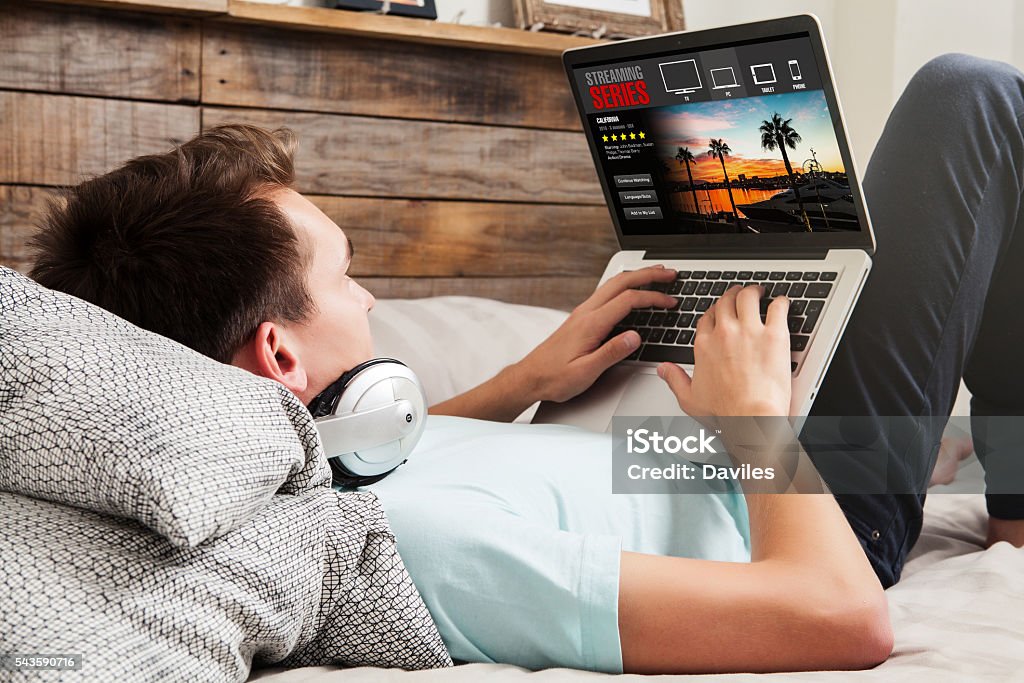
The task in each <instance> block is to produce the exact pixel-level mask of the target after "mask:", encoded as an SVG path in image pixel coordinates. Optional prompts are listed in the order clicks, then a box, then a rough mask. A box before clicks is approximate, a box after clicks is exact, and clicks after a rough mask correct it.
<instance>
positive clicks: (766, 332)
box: [658, 285, 792, 417]
mask: <svg viewBox="0 0 1024 683" xmlns="http://www.w3.org/2000/svg"><path fill="white" fill-rule="evenodd" d="M762 293H763V288H762V287H760V286H757V285H751V286H749V287H732V288H731V289H729V290H728V291H727V292H726V293H725V294H723V295H722V297H721V298H720V299H719V300H718V301H716V302H715V304H714V305H713V306H712V307H711V308H709V309H708V311H707V312H706V313H705V314H704V316H703V317H702V318H701V319H700V322H699V323H698V324H697V336H696V338H695V340H694V344H693V345H694V358H695V363H694V369H693V377H692V378H691V377H690V376H689V375H688V374H687V373H686V371H685V370H683V369H682V368H681V367H679V366H678V365H675V364H674V363H662V364H661V365H660V366H659V367H658V376H659V377H661V378H662V379H663V380H665V381H666V382H667V383H668V386H669V388H670V389H671V390H672V393H674V394H675V396H676V399H677V400H678V401H679V406H680V407H681V408H682V409H683V411H684V412H685V413H686V414H687V415H691V416H693V417H727V416H744V415H746V416H760V415H768V416H788V415H789V405H790V398H791V396H792V374H791V368H790V350H789V328H788V326H787V324H786V314H787V313H788V311H789V300H788V299H787V298H786V297H776V298H775V299H773V300H772V303H771V304H770V305H769V306H768V315H767V318H766V320H765V322H764V323H762V322H761V316H760V300H761V296H762Z"/></svg>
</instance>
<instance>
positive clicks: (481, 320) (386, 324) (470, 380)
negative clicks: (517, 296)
mask: <svg viewBox="0 0 1024 683" xmlns="http://www.w3.org/2000/svg"><path fill="white" fill-rule="evenodd" d="M568 316H569V314H568V313H566V312H565V311H558V310H554V309H551V308H541V307H539V306H523V305H521V304H510V303H505V302H503V301H495V300H493V299H483V298H479V297H471V296H439V297H430V298H425V299H383V300H380V301H378V302H377V304H376V306H374V308H373V310H372V311H370V331H371V333H372V334H373V340H374V350H375V355H377V356H388V357H391V358H397V359H398V360H400V361H402V362H403V363H405V364H406V365H408V366H409V367H410V368H412V370H413V372H415V373H416V375H417V376H418V377H419V378H420V381H421V382H422V383H423V387H424V389H425V390H426V393H427V399H428V402H429V404H430V405H433V404H435V403H439V402H441V401H444V400H446V399H449V398H451V397H452V396H455V395H457V394H460V393H462V392H464V391H467V390H469V389H472V388H473V387H475V386H476V385H478V384H480V383H481V382H483V381H485V380H487V379H490V378H491V377H493V376H494V375H495V374H497V373H498V371H499V370H501V369H502V368H504V367H505V366H507V365H510V364H512V363H515V362H516V361H518V360H520V359H522V358H523V356H525V355H526V354H527V353H529V352H530V351H532V350H533V349H534V348H535V347H536V346H537V345H538V344H539V343H540V342H542V341H544V339H546V338H547V337H548V336H549V335H550V334H551V333H552V332H554V331H555V329H557V328H558V326H559V325H561V324H562V322H563V321H564V320H565V319H566V318H567V317H568Z"/></svg>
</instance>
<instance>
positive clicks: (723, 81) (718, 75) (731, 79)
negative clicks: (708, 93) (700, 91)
mask: <svg viewBox="0 0 1024 683" xmlns="http://www.w3.org/2000/svg"><path fill="white" fill-rule="evenodd" d="M738 87H740V84H739V83H737V82H736V72H735V71H733V70H732V67H731V66H723V67H721V68H718V69H712V70H711V89H712V90H722V89H724V88H738Z"/></svg>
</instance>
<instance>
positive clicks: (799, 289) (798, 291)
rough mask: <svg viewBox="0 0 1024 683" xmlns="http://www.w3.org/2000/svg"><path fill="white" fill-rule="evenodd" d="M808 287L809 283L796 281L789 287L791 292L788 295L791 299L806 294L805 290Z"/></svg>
mask: <svg viewBox="0 0 1024 683" xmlns="http://www.w3.org/2000/svg"><path fill="white" fill-rule="evenodd" d="M806 289H807V284H806V283H803V282H794V283H793V286H792V287H790V288H789V294H788V295H787V296H788V297H789V298H790V299H798V298H800V297H802V296H803V295H804V290H806Z"/></svg>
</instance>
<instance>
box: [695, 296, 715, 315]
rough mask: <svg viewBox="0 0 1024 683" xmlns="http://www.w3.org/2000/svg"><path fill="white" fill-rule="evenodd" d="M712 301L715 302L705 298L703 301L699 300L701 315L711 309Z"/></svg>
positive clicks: (698, 307) (698, 305) (698, 308)
mask: <svg viewBox="0 0 1024 683" xmlns="http://www.w3.org/2000/svg"><path fill="white" fill-rule="evenodd" d="M712 301H713V299H711V298H709V297H704V298H703V299H700V300H698V301H697V310H698V311H700V312H701V313H703V312H704V311H706V310H708V309H709V308H711V303H712Z"/></svg>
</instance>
